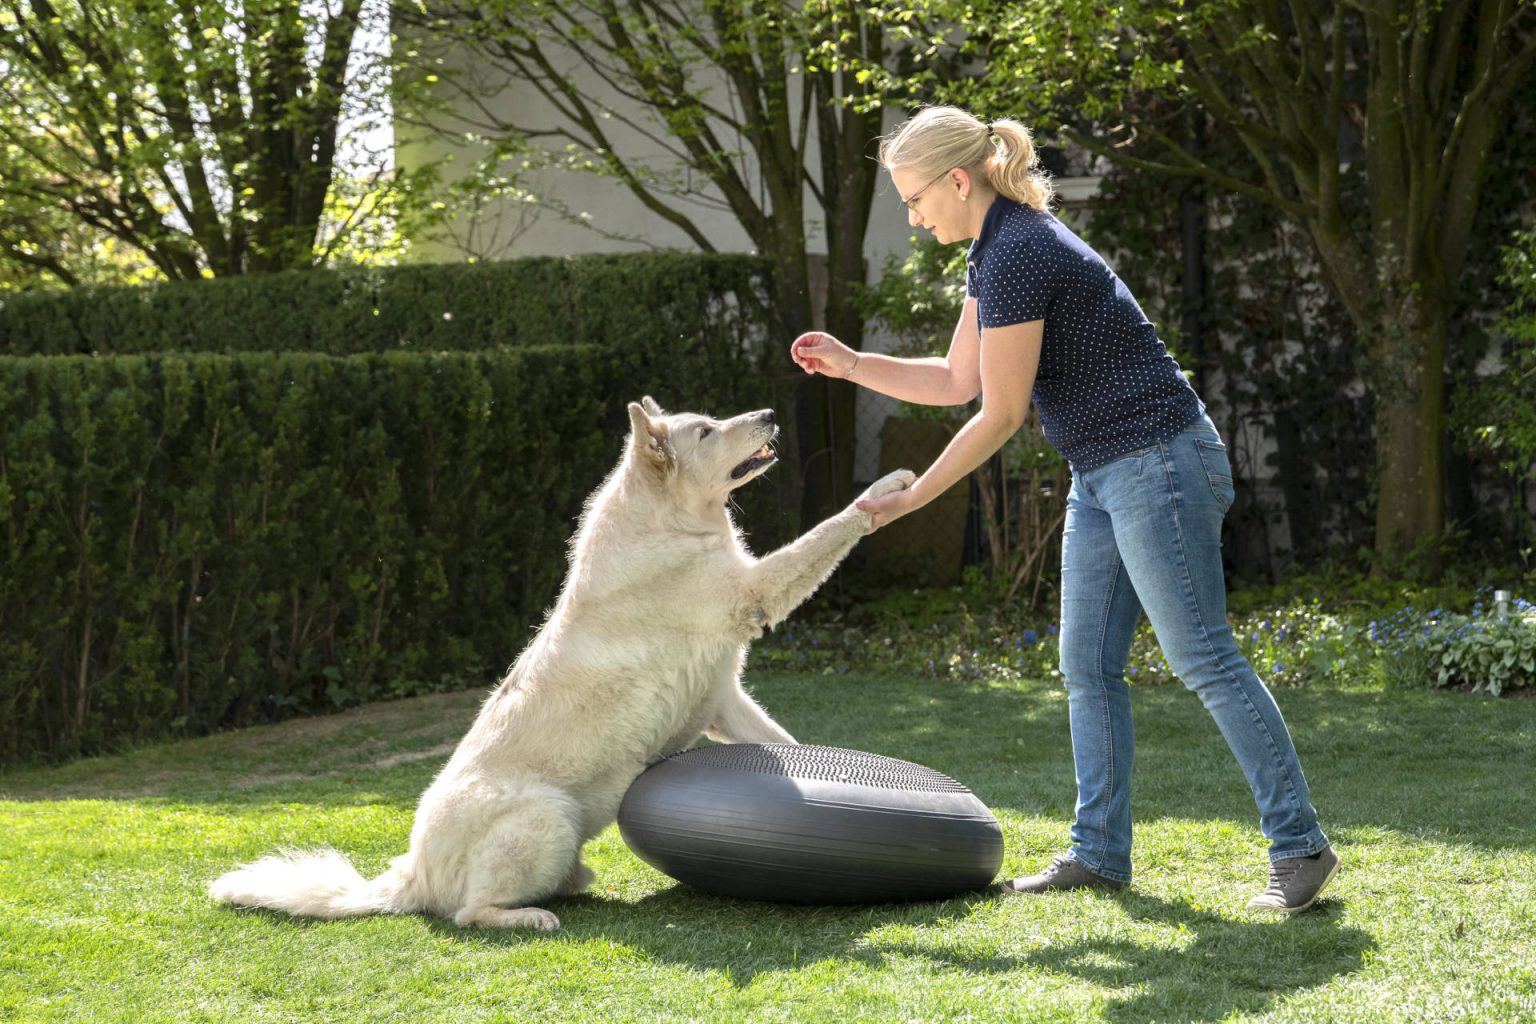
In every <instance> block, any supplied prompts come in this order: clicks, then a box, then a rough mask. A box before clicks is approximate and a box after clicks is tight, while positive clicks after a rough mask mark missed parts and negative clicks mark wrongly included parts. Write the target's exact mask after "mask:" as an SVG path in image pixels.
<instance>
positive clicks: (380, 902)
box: [208, 849, 417, 919]
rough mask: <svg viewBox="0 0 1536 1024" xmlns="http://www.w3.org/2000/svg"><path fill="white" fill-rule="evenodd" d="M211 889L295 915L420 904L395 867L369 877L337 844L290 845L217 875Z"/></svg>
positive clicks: (217, 895)
mask: <svg viewBox="0 0 1536 1024" xmlns="http://www.w3.org/2000/svg"><path fill="white" fill-rule="evenodd" d="M208 894H209V895H210V896H212V897H213V898H214V899H216V900H218V901H219V902H221V903H231V904H234V905H235V906H237V907H260V908H264V909H269V910H281V911H283V912H284V913H288V914H293V915H294V916H296V917H318V918H326V919H330V918H338V917H361V916H363V915H365V914H399V913H406V912H409V911H412V910H415V909H417V908H416V907H415V906H414V903H413V901H412V900H411V899H410V898H409V895H410V894H409V892H408V887H407V885H406V883H405V880H404V879H403V878H402V877H401V876H400V875H399V874H398V873H397V871H396V869H395V868H390V870H388V871H386V872H384V874H382V875H380V876H379V877H378V878H375V879H373V880H372V881H369V880H368V879H366V878H364V877H363V876H362V875H360V874H358V873H357V869H356V868H354V867H353V866H352V863H351V862H350V861H348V860H347V858H346V857H344V856H343V855H341V854H340V853H338V852H336V851H335V850H329V849H323V850H315V851H313V852H303V851H287V852H284V853H280V854H275V855H273V856H270V857H263V858H261V859H260V860H258V861H255V862H253V863H250V864H244V865H242V866H240V867H238V868H236V869H235V870H233V871H231V872H229V873H228V874H226V875H222V876H220V877H219V878H216V879H214V881H213V883H212V884H211V885H209V886H208Z"/></svg>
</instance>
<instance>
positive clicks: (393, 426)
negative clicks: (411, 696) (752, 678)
mask: <svg viewBox="0 0 1536 1024" xmlns="http://www.w3.org/2000/svg"><path fill="white" fill-rule="evenodd" d="M616 373H617V363H616V362H615V361H614V360H613V359H612V358H611V356H610V355H609V354H608V353H606V352H605V351H604V350H601V349H598V348H594V347H581V348H559V349H553V348H529V349H524V350H518V351H510V352H494V353H490V352H484V353H446V354H415V353H393V354H385V355H368V356H351V357H345V358H335V357H330V356H321V355H312V354H297V353H295V354H242V355H236V356H212V355H201V356H157V357H119V358H113V359H93V358H89V357H68V358H60V357H37V358H28V359H4V360H0V523H3V524H4V527H5V534H4V538H3V543H4V552H3V557H4V564H5V569H6V571H5V573H4V574H3V576H0V759H4V760H13V759H16V758H19V757H20V758H25V757H28V756H34V755H38V754H44V755H54V756H56V755H66V754H75V753H81V752H90V751H94V750H99V749H102V748H103V747H105V746H109V745H113V744H116V743H120V742H123V741H130V740H135V739H142V738H146V737H153V736H160V735H163V734H166V733H168V732H186V733H195V732H202V731H206V730H210V729H214V728H221V727H228V726H235V725H240V724H243V723H247V722H253V721H258V720H263V719H270V718H274V717H280V716H282V715H285V714H291V713H296V712H303V711H313V710H316V709H319V708H323V707H340V706H343V705H346V704H350V703H353V702H357V701H362V700H367V699H371V698H375V697H378V696H381V695H385V694H390V693H420V692H426V691H430V690H433V689H440V688H446V687H452V686H462V685H465V684H466V683H470V682H473V683H480V684H485V683H489V682H491V681H492V680H493V678H494V674H495V673H496V672H497V671H499V670H500V669H501V668H503V667H504V666H505V665H506V664H507V663H509V662H510V661H511V660H512V658H513V657H514V656H515V655H516V653H517V650H518V648H519V647H520V646H521V644H522V643H523V642H524V640H525V639H526V636H527V634H528V631H529V630H530V628H532V627H533V626H534V625H536V624H537V621H538V620H539V618H540V615H541V611H542V609H543V608H544V607H545V605H546V604H547V603H548V602H549V601H550V600H551V599H552V597H553V595H554V593H555V591H556V588H557V587H558V584H559V580H560V576H561V572H562V570H563V567H564V562H563V555H564V540H565V538H566V536H567V534H568V532H569V529H570V524H571V521H572V519H573V517H574V516H575V515H576V513H577V512H578V511H579V509H580V505H581V502H582V500H583V498H584V497H585V495H586V494H587V493H588V492H589V491H590V490H591V489H592V487H593V486H594V485H595V483H596V482H597V481H599V480H600V479H601V478H602V476H603V474H605V473H606V472H607V471H608V469H609V467H610V465H611V464H612V462H613V460H614V458H615V456H616V454H617V443H618V442H617V439H616V438H615V437H614V436H612V434H611V431H609V430H606V429H605V427H604V416H603V413H604V411H605V410H604V403H605V396H606V395H608V394H609V393H611V391H612V389H613V385H614V378H615V375H616ZM552 440H554V441H557V443H551V441H552Z"/></svg>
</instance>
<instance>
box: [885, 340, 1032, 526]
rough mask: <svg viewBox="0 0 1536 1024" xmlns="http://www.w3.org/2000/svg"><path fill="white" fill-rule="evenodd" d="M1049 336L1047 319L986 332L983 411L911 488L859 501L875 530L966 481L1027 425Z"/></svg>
mask: <svg viewBox="0 0 1536 1024" xmlns="http://www.w3.org/2000/svg"><path fill="white" fill-rule="evenodd" d="M1044 338H1045V321H1044V320H1031V321H1029V322H1028V323H1022V324H1011V325H1009V326H1007V327H988V328H987V329H986V330H985V331H983V332H982V336H981V411H980V412H978V413H977V414H976V415H974V416H972V417H971V418H970V419H969V420H967V421H966V424H965V426H963V427H961V428H960V430H959V431H958V432H957V433H956V434H955V436H954V437H953V438H952V439H951V440H950V442H949V444H948V446H946V447H945V449H944V451H942V452H941V453H939V457H938V458H937V459H934V460H933V465H931V466H929V467H928V471H927V472H926V473H924V474H923V475H922V476H920V477H918V478H917V482H916V483H914V484H913V485H912V486H911V487H908V488H907V489H906V490H904V491H893V492H892V493H890V494H887V495H884V496H883V497H879V498H872V499H870V500H868V501H860V502H858V503H857V504H858V507H859V508H860V509H862V510H864V511H865V512H871V513H873V514H874V521H873V523H872V525H871V526H870V528H869V529H870V532H871V533H873V532H874V531H875V530H878V529H879V528H880V527H882V526H884V525H886V524H887V523H889V522H891V521H892V520H894V519H899V518H900V517H902V516H904V515H906V514H907V513H908V512H911V511H913V510H914V509H919V508H922V507H923V506H924V505H926V504H928V503H929V502H930V501H932V500H933V499H934V498H937V497H938V496H939V495H940V494H943V493H944V492H945V491H947V490H949V488H951V487H953V486H954V485H955V484H956V483H958V482H959V481H961V480H964V479H965V478H966V477H967V476H968V475H970V473H971V471H972V470H974V469H975V468H976V467H977V466H980V465H981V464H982V463H983V462H985V461H986V460H987V459H989V458H991V457H992V455H993V453H995V452H996V451H997V450H998V449H999V448H1001V447H1002V446H1003V445H1004V443H1006V442H1007V440H1008V439H1009V438H1010V437H1012V436H1013V435H1014V434H1015V433H1016V432H1017V431H1018V429H1019V428H1020V427H1022V426H1023V425H1024V418H1025V416H1027V415H1028V413H1029V401H1030V394H1031V393H1032V392H1033V391H1034V387H1035V371H1036V370H1038V369H1039V367H1040V345H1041V342H1042V341H1043V340H1044Z"/></svg>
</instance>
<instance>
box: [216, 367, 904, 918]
mask: <svg viewBox="0 0 1536 1024" xmlns="http://www.w3.org/2000/svg"><path fill="white" fill-rule="evenodd" d="M629 416H630V421H631V424H632V426H633V432H632V434H631V437H630V439H629V442H628V444H627V447H626V450H625V452H624V456H623V458H622V459H621V460H620V462H619V465H618V467H617V468H616V469H615V470H614V471H613V472H612V473H611V474H610V475H609V477H608V479H607V480H606V481H605V482H604V483H603V485H602V487H601V488H599V489H598V491H597V492H596V493H595V494H593V495H592V496H591V498H589V499H588V501H587V505H586V511H585V512H584V514H583V515H582V517H581V523H580V525H579V527H578V529H577V531H576V535H575V537H574V538H573V539H572V542H571V551H570V571H569V573H568V574H567V577H566V581H565V587H564V589H563V590H562V591H561V593H560V597H559V600H558V601H557V602H556V604H555V607H554V609H553V611H551V612H550V614H549V617H548V619H547V621H546V622H545V623H544V626H543V627H542V628H541V629H540V630H539V632H538V634H537V635H536V636H535V637H534V638H533V640H532V642H530V643H529V645H528V647H527V649H526V650H524V651H523V653H522V655H521V656H520V657H518V659H517V661H516V663H515V664H513V666H512V668H511V669H510V671H509V672H508V673H507V676H506V678H505V679H503V680H502V682H501V685H500V686H498V687H497V688H496V689H495V690H494V691H493V692H492V693H491V695H490V696H489V698H487V700H486V702H485V704H484V706H483V707H482V708H481V711H480V714H479V716H478V717H477V718H476V719H475V722H474V724H473V725H472V726H471V727H470V730H469V732H468V734H467V735H466V736H465V737H464V739H463V740H462V741H460V743H459V746H458V748H457V749H456V750H455V751H454V753H453V756H452V757H451V758H450V759H449V761H448V763H447V765H445V766H444V768H443V770H442V771H441V772H440V773H439V774H438V776H437V778H436V779H435V780H434V781H433V783H432V785H431V786H429V787H428V788H427V791H426V792H425V793H423V794H422V797H421V802H420V804H419V805H418V806H417V808H416V821H415V825H414V827H413V828H412V829H411V847H410V850H409V852H407V853H406V854H404V855H403V856H400V857H397V858H395V859H394V861H393V862H392V863H391V866H390V867H389V869H388V870H387V871H385V872H384V874H383V875H381V876H379V877H378V878H375V879H373V880H372V881H368V880H366V879H364V878H363V877H362V876H361V875H359V874H358V873H357V871H356V870H355V869H354V868H353V867H352V865H351V864H350V863H349V862H348V861H347V859H346V858H345V857H343V856H342V855H341V854H339V853H337V852H335V851H333V850H322V851H317V852H313V853H289V854H286V855H280V856H271V857H265V858H263V859H261V860H259V861H257V862H255V863H253V864H248V865H245V866H244V867H241V868H239V869H237V870H235V871H232V872H230V873H228V874H226V875H224V876H223V877H222V878H219V879H218V880H217V881H215V882H214V883H213V884H212V886H211V887H210V892H211V893H212V895H213V897H214V898H215V899H218V900H222V901H224V902H227V903H233V904H236V905H239V906H244V907H270V908H274V909H277V910H283V911H286V912H288V913H290V914H298V915H302V916H306V917H321V918H336V917H350V916H355V915H361V914H371V913H416V912H423V913H430V914H438V915H441V916H443V917H447V918H451V919H452V920H453V921H454V922H455V923H457V924H459V925H465V926H468V925H488V926H493V927H505V928H522V927H532V928H539V929H545V930H548V929H553V928H558V927H559V925H560V921H559V919H558V918H556V917H555V915H554V914H551V913H550V912H549V911H547V910H542V909H539V908H538V907H535V906H532V905H531V904H533V903H534V902H536V901H538V900H542V899H544V898H545V897H549V896H556V895H562V894H574V893H578V892H581V891H582V890H584V889H585V888H586V887H587V885H588V884H590V883H591V881H592V879H593V875H592V872H591V870H590V869H588V868H587V866H586V865H584V864H583V863H582V862H581V847H582V844H584V843H585V842H586V841H587V840H588V839H591V838H592V837H593V836H595V835H597V833H598V832H600V831H602V830H603V829H604V828H605V827H607V825H608V824H609V823H610V822H612V821H613V820H614V818H615V816H616V815H617V813H618V807H619V801H620V800H621V799H622V798H623V796H624V792H625V790H626V789H628V787H629V785H630V783H631V782H633V781H634V779H635V776H637V775H638V774H639V773H640V772H641V771H642V770H644V768H645V767H646V766H647V765H648V764H650V763H652V762H653V761H655V760H656V759H657V758H658V757H659V756H660V755H662V754H668V753H672V752H674V751H677V750H682V749H685V748H687V747H689V746H692V745H693V743H694V741H695V740H697V739H698V737H699V735H700V734H701V733H702V734H704V735H707V736H709V737H710V738H711V739H714V740H719V741H721V742H725V743H793V742H795V740H794V738H793V737H792V736H790V735H789V733H787V732H785V731H784V730H783V729H782V728H780V727H779V725H778V724H777V723H776V722H774V721H773V719H771V718H769V717H768V713H767V712H765V711H764V710H763V709H762V708H761V707H760V706H759V705H758V704H757V703H756V702H755V701H753V699H752V698H751V697H749V696H748V695H747V694H746V692H745V691H744V690H742V688H741V678H740V676H741V670H742V666H743V664H744V662H745V659H746V652H747V644H748V642H749V641H751V640H753V639H755V638H756V637H759V636H761V635H762V633H763V630H764V629H765V628H767V627H771V626H773V625H775V624H777V623H778V622H779V621H781V620H782V619H783V618H784V617H785V616H786V615H788V614H789V613H790V611H791V610H793V609H794V608H795V607H796V606H797V605H799V604H800V603H801V602H802V601H804V600H805V599H806V598H807V597H809V596H810V595H811V593H812V592H813V591H815V590H816V588H817V587H818V586H820V585H821V583H822V581H823V580H825V579H826V578H827V576H828V575H830V574H831V572H832V570H833V569H834V568H835V567H836V566H837V564H838V563H839V562H840V561H841V560H842V559H843V557H844V556H845V555H847V554H848V552H849V550H850V549H851V548H852V547H853V546H854V544H855V543H856V542H857V541H858V539H859V537H860V536H862V535H863V534H864V533H865V532H867V531H868V529H869V527H870V517H869V514H868V513H865V512H861V511H859V510H858V509H857V508H855V507H854V506H852V505H850V506H849V507H848V508H846V509H844V510H843V511H842V512H839V513H838V514H837V515H835V516H833V517H831V518H830V519H828V520H826V521H825V522H823V523H821V524H820V525H819V526H817V527H816V528H815V529H813V530H811V531H810V532H809V533H807V534H806V535H805V536H803V537H801V538H800V539H798V540H797V541H795V542H794V543H792V544H790V545H787V546H786V547H784V548H781V549H779V550H778V551H775V552H774V553H772V554H770V555H768V556H766V557H764V558H761V559H757V558H754V557H753V556H752V555H751V554H750V553H749V552H748V551H747V549H746V547H745V546H744V545H743V543H742V541H741V537H740V535H739V534H738V533H737V531H736V529H735V527H734V526H733V525H732V523H731V519H730V516H729V513H728V512H727V510H726V499H727V498H728V497H729V495H730V493H731V492H732V491H733V490H735V489H736V488H737V487H740V486H742V485H743V484H745V483H746V482H747V481H749V480H751V479H753V478H755V477H757V476H759V475H761V474H762V473H763V472H764V471H765V470H766V469H767V468H768V467H769V466H770V465H772V464H773V462H774V461H775V458H774V454H773V450H772V448H771V447H770V442H771V441H772V440H773V438H774V436H775V435H776V434H777V428H776V427H775V426H774V423H773V413H772V411H767V410H765V411H763V412H755V413H748V414H746V415H743V416H737V417H736V418H735V419H730V420H726V421H724V422H720V421H716V420H712V419H709V418H707V417H704V416H696V415H690V414H675V415H667V414H665V413H663V412H662V411H661V409H659V408H658V407H657V406H656V404H655V403H654V402H652V401H651V400H650V399H649V398H646V399H644V404H643V405H642V404H636V403H631V404H630V406H629ZM913 479H914V478H913V475H912V474H911V473H910V472H907V471H905V470H902V471H899V472H896V473H892V474H890V475H889V476H886V477H885V478H884V479H882V480H880V481H878V482H877V483H875V484H874V485H873V486H871V487H870V488H869V490H867V491H866V492H865V496H866V497H876V496H878V495H881V494H887V493H889V492H891V491H894V490H900V489H902V488H904V487H907V486H908V485H910V484H911V482H912V480H913Z"/></svg>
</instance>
